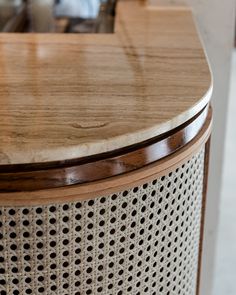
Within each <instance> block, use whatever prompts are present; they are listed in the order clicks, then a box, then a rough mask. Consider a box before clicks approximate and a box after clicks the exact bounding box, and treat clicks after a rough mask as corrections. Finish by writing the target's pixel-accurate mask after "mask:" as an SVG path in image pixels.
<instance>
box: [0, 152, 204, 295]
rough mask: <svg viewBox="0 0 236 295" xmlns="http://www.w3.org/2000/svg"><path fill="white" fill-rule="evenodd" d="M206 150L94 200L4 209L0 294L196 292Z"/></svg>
mask: <svg viewBox="0 0 236 295" xmlns="http://www.w3.org/2000/svg"><path fill="white" fill-rule="evenodd" d="M203 161H204V151H201V152H200V153H199V154H197V155H196V156H194V157H193V158H192V159H191V160H190V161H188V162H187V163H185V164H184V165H183V166H181V167H179V168H178V169H176V170H175V171H173V172H171V173H169V174H168V175H165V176H163V177H161V178H158V179H156V180H153V181H152V182H149V183H146V184H143V185H142V186H139V187H134V188H132V189H128V190H127V191H122V192H119V193H117V194H112V195H109V196H103V197H98V198H96V199H94V200H88V201H82V202H75V203H68V204H62V205H61V204H54V205H47V206H38V207H27V208H26V207H24V208H18V207H15V208H9V207H1V210H0V214H1V215H0V290H1V293H0V294H1V295H4V294H7V295H12V294H13V295H17V294H20V295H24V294H34V295H36V294H37V295H38V294H47V295H48V294H58V295H59V294H60V295H86V294H103V295H104V294H105V295H122V294H123V295H124V294H131V295H143V294H148V295H177V294H182V295H183V294H185V295H195V289H196V276H197V264H198V248H199V231H200V215H201V206H202V204H201V203H202V182H203V165H204V163H203Z"/></svg>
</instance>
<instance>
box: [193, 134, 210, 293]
mask: <svg viewBox="0 0 236 295" xmlns="http://www.w3.org/2000/svg"><path fill="white" fill-rule="evenodd" d="M210 146H211V138H210V137H209V139H208V141H207V142H206V144H205V159H204V179H203V193H202V212H201V229H200V241H199V254H198V274H197V290H196V295H200V283H201V269H202V251H203V239H204V225H205V213H206V202H207V187H208V172H209V161H210Z"/></svg>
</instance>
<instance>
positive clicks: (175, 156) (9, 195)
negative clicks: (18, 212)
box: [0, 108, 212, 206]
mask: <svg viewBox="0 0 236 295" xmlns="http://www.w3.org/2000/svg"><path fill="white" fill-rule="evenodd" d="M211 128H212V110H211V108H210V109H209V112H208V115H207V118H206V120H205V122H204V125H203V127H202V128H201V130H200V131H199V132H198V134H197V135H196V136H195V137H194V138H193V140H191V141H190V142H189V143H188V144H186V145H185V146H183V147H182V148H180V149H178V150H177V151H176V152H175V153H172V154H170V155H169V156H167V157H164V158H162V159H160V160H158V161H155V162H153V163H151V164H149V165H146V166H144V167H142V168H140V169H136V170H133V171H132V172H129V173H124V174H122V175H118V176H114V177H109V178H106V179H102V180H98V181H92V182H90V183H83V184H77V185H71V186H64V187H60V188H54V189H44V190H35V191H25V192H2V193H1V194H0V205H4V206H7V205H13V204H14V206H24V205H27V206H30V205H40V204H45V205H46V204H52V203H62V202H70V201H71V202H72V201H78V200H86V199H91V198H96V197H98V196H102V195H105V194H109V193H114V192H117V191H120V190H122V189H124V188H126V189H127V188H130V187H134V186H136V185H139V184H141V183H145V182H147V181H149V180H153V179H154V178H156V177H158V176H161V175H164V174H166V173H168V172H170V171H173V170H174V169H175V168H176V167H178V166H179V165H181V164H182V163H184V162H186V161H187V160H188V159H190V158H191V157H192V156H193V155H194V154H195V153H197V152H198V151H199V150H200V149H201V148H202V147H203V146H204V145H205V143H206V142H207V140H208V138H209V136H210V133H211Z"/></svg>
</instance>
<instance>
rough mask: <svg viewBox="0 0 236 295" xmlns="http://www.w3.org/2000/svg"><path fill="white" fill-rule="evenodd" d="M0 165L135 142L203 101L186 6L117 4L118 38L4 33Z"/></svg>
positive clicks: (203, 72)
mask: <svg viewBox="0 0 236 295" xmlns="http://www.w3.org/2000/svg"><path fill="white" fill-rule="evenodd" d="M0 69H1V74H0V121H1V129H0V163H1V164H16V163H34V162H47V161H55V160H66V159H72V158H77V157H81V156H88V155H92V154H97V153H102V152H107V151H111V150H114V149H117V148H122V147H125V146H127V145H131V144H136V143H139V142H142V141H144V140H147V139H150V138H152V137H154V136H157V135H160V134H162V133H163V132H166V131H169V130H171V129H173V128H175V127H177V126H179V125H180V124H182V123H184V122H186V121H187V120H188V119H190V118H192V117H193V116H194V115H195V114H196V113H197V112H199V111H200V110H201V109H202V108H203V107H204V106H205V105H206V104H207V103H208V102H209V99H210V96H211V90H212V83H211V75H210V72H209V67H208V64H207V61H206V58H205V55H204V52H203V49H202V44H201V43H200V41H199V38H198V35H197V32H196V29H195V25H194V22H193V19H192V14H191V11H190V10H186V9H184V10H168V9H167V10H160V11H159V10H156V9H153V10H152V9H146V7H145V6H143V5H141V4H140V3H139V2H137V1H125V2H120V3H119V5H118V11H117V18H116V26H115V34H110V35H99V36H98V35H80V36H78V35H66V36H65V35H40V34H39V35H34V34H31V35H22V34H21V35H17V34H16V35H14V34H12V35H1V36H0Z"/></svg>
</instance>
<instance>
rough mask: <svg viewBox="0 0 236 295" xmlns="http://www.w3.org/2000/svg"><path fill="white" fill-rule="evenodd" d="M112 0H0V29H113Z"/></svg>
mask: <svg viewBox="0 0 236 295" xmlns="http://www.w3.org/2000/svg"><path fill="white" fill-rule="evenodd" d="M115 3H116V1H115V0H0V31H2V32H25V33H26V32H38V33H49V32H51V33H98V32H104V33H106V32H108V33H109V32H110V31H112V30H113V16H114V6H115Z"/></svg>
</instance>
